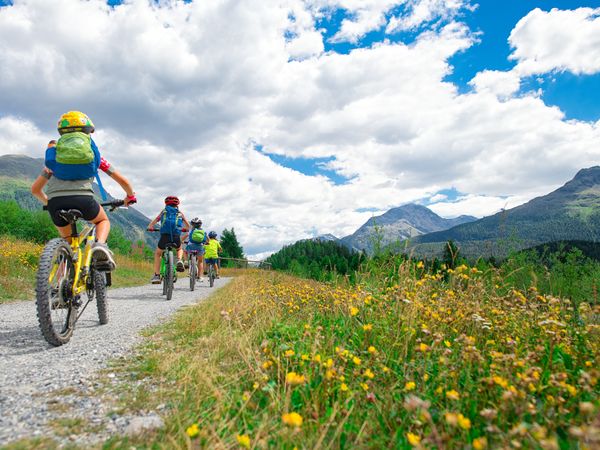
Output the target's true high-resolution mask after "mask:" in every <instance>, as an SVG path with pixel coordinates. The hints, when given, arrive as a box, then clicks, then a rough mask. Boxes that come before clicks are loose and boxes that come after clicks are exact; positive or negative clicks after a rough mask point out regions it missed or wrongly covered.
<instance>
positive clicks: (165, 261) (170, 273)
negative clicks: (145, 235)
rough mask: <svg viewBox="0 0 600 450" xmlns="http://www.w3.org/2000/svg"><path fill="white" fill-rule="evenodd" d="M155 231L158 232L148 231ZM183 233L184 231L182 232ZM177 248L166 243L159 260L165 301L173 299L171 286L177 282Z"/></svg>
mask: <svg viewBox="0 0 600 450" xmlns="http://www.w3.org/2000/svg"><path fill="white" fill-rule="evenodd" d="M148 231H156V232H159V231H160V230H157V229H154V230H148ZM184 231H185V230H184ZM176 251H177V248H176V247H175V244H174V243H173V242H168V243H167V244H166V245H165V250H164V251H163V254H162V258H161V260H160V279H161V280H162V285H163V291H162V294H163V295H166V296H167V300H171V299H172V298H173V285H174V284H175V282H176V281H177V272H176V269H175V252H176Z"/></svg>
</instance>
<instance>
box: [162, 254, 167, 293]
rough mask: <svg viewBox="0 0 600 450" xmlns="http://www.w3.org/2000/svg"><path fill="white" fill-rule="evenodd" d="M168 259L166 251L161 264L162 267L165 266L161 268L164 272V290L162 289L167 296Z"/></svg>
mask: <svg viewBox="0 0 600 450" xmlns="http://www.w3.org/2000/svg"><path fill="white" fill-rule="evenodd" d="M166 258H167V256H166V250H165V253H163V256H162V263H161V264H162V266H163V267H162V268H161V269H162V270H163V272H162V273H161V275H162V288H163V289H162V295H167V262H166Z"/></svg>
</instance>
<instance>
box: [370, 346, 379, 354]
mask: <svg viewBox="0 0 600 450" xmlns="http://www.w3.org/2000/svg"><path fill="white" fill-rule="evenodd" d="M368 350H369V353H370V354H372V355H374V354H375V353H377V349H376V348H375V347H373V346H372V345H371V346H369V349H368Z"/></svg>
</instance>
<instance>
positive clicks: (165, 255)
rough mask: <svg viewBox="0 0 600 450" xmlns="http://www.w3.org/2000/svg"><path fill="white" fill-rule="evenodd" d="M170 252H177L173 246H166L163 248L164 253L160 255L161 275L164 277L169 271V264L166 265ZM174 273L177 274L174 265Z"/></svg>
mask: <svg viewBox="0 0 600 450" xmlns="http://www.w3.org/2000/svg"><path fill="white" fill-rule="evenodd" d="M168 252H173V254H175V252H174V251H173V249H172V248H165V249H164V250H163V254H162V256H161V257H160V276H161V277H164V276H165V274H166V273H167V265H166V260H167V258H168V257H169V253H168ZM173 273H174V274H175V275H177V273H176V270H175V267H173Z"/></svg>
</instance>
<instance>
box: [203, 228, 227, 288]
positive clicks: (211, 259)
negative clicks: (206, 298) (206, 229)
mask: <svg viewBox="0 0 600 450" xmlns="http://www.w3.org/2000/svg"><path fill="white" fill-rule="evenodd" d="M204 247H205V252H204V260H205V261H206V264H207V267H208V265H209V264H213V267H214V268H215V273H216V275H217V278H219V264H218V262H219V252H220V251H221V250H223V248H222V247H221V244H220V243H219V241H218V240H217V233H216V232H214V231H211V232H210V233H208V243H207V244H206V245H205V246H204Z"/></svg>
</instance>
